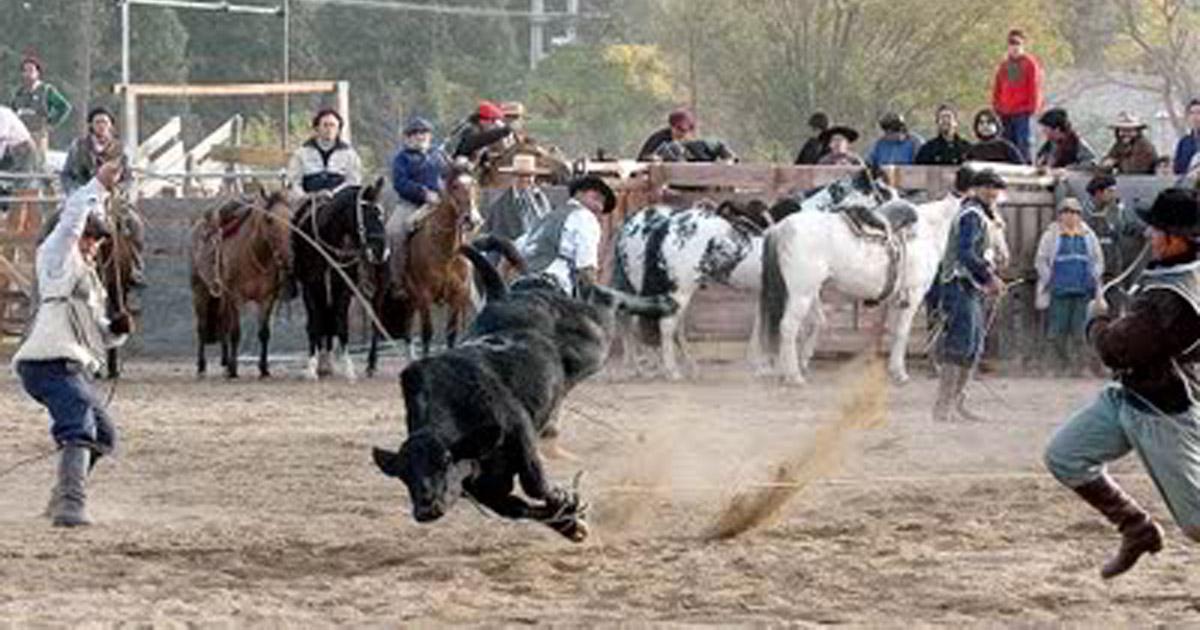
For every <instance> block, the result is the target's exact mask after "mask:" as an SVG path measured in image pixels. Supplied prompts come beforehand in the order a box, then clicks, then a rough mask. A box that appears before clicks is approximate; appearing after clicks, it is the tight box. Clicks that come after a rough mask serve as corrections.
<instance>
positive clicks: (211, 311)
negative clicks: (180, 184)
mask: <svg viewBox="0 0 1200 630" xmlns="http://www.w3.org/2000/svg"><path fill="white" fill-rule="evenodd" d="M290 219H291V210H290V208H289V206H288V199H287V194H286V193H284V192H276V193H272V194H270V195H268V194H267V193H266V192H265V191H260V192H259V194H258V195H257V196H252V197H250V198H243V199H234V200H231V201H229V202H228V203H226V204H224V205H222V206H221V207H219V208H217V209H216V210H214V211H211V212H209V213H207V214H206V216H204V217H201V219H200V220H198V221H197V222H196V224H195V225H194V226H193V227H192V274H191V276H192V306H193V308H194V309H195V313H196V340H197V343H196V372H197V373H198V374H200V375H203V374H204V372H205V370H206V369H207V367H208V361H207V359H206V357H205V356H204V346H205V345H207V344H210V343H220V344H221V365H223V366H225V376H226V377H228V378H237V376H238V366H237V353H238V346H239V344H240V343H241V334H242V330H241V309H242V306H243V305H244V304H246V303H248V302H253V303H255V304H256V305H257V306H258V342H259V355H258V374H259V376H260V377H262V378H266V377H268V376H270V375H271V372H270V369H269V367H268V364H267V348H268V345H269V343H270V340H271V314H272V312H273V311H274V310H275V304H276V303H277V302H278V300H279V297H280V294H281V292H282V290H283V287H284V284H285V281H286V278H287V273H288V259H289V255H288V248H289V243H290V240H289V238H288V237H289V234H288V225H289V222H290Z"/></svg>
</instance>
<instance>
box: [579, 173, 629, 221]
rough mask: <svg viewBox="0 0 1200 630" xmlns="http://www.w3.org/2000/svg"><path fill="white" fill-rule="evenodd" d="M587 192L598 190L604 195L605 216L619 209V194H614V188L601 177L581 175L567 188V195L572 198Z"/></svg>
mask: <svg viewBox="0 0 1200 630" xmlns="http://www.w3.org/2000/svg"><path fill="white" fill-rule="evenodd" d="M585 190H597V191H600V194H602V195H604V214H608V213H610V212H612V211H613V209H615V208H616V207H617V193H615V192H613V189H612V187H610V186H609V185H608V183H607V182H605V181H604V180H603V179H601V178H600V177H599V176H597V175H581V176H579V177H576V178H575V179H573V180H571V183H570V184H569V185H568V186H567V194H568V195H570V196H572V197H574V196H575V195H576V194H578V193H580V192H583V191H585Z"/></svg>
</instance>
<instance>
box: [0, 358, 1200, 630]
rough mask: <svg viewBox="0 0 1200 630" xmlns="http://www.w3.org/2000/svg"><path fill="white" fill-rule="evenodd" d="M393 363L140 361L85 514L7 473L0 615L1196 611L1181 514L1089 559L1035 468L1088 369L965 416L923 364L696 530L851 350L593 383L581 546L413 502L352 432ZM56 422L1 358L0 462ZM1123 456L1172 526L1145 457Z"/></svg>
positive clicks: (579, 418)
mask: <svg viewBox="0 0 1200 630" xmlns="http://www.w3.org/2000/svg"><path fill="white" fill-rule="evenodd" d="M396 368H397V366H395V365H392V366H390V368H389V369H388V370H387V371H386V374H387V376H386V377H382V378H377V379H375V380H371V381H361V382H358V383H355V384H350V383H347V382H345V381H341V380H334V381H330V382H322V383H319V384H312V383H306V382H302V381H299V380H296V379H294V378H291V377H286V376H285V377H280V378H276V379H275V380H272V381H269V382H260V381H257V380H253V379H243V380H242V381H239V382H232V383H230V382H225V381H223V380H220V379H209V380H207V381H201V382H197V381H196V380H195V379H194V378H193V376H192V375H191V368H190V366H188V365H186V364H184V363H149V362H135V363H134V364H133V365H132V366H131V369H130V374H129V375H128V376H127V378H126V379H125V380H123V381H121V382H120V384H119V386H118V388H117V391H116V397H115V400H114V403H113V409H114V411H115V414H116V415H117V417H118V422H119V425H120V427H121V429H122V431H123V435H122V437H123V451H122V453H121V455H120V457H119V458H117V459H115V460H109V461H103V462H102V463H101V464H100V466H99V468H98V471H97V473H96V474H95V475H94V477H93V483H92V486H91V499H92V501H91V506H92V513H93V516H95V517H96V518H97V520H98V522H99V523H98V525H96V526H94V527H91V528H87V529H82V530H76V531H63V530H56V529H53V528H51V527H49V525H48V523H47V522H46V521H45V520H42V519H41V518H39V516H38V513H39V512H40V511H41V509H42V507H43V506H44V504H45V499H46V496H47V493H48V489H49V487H50V482H51V476H52V462H51V460H50V459H43V460H40V461H37V462H35V463H33V464H30V465H28V466H25V467H23V468H20V469H18V470H16V471H15V472H13V473H11V474H9V475H7V476H5V477H0V531H2V532H3V535H2V536H0V628H3V627H7V626H9V625H12V626H16V627H23V626H25V625H36V626H39V627H44V626H46V625H51V626H53V625H57V624H62V625H72V626H73V625H79V624H84V623H89V624H94V625H101V626H108V625H113V624H153V625H155V626H158V627H195V626H198V627H231V626H247V625H248V626H267V627H305V628H310V627H331V626H341V627H373V626H374V627H378V626H392V627H394V626H396V625H401V624H403V625H411V624H416V625H440V624H476V625H489V626H491V625H527V624H552V625H560V626H576V625H611V624H633V625H641V624H658V623H682V624H720V625H763V624H765V625H779V624H798V625H821V624H852V625H870V626H879V625H886V626H894V625H898V624H913V625H918V626H920V625H946V626H958V625H962V624H1005V625H1008V624H1017V625H1023V626H1029V625H1054V624H1058V623H1061V622H1072V623H1078V624H1080V625H1083V626H1095V625H1097V624H1099V623H1101V622H1103V623H1105V624H1106V625H1111V624H1114V623H1115V624H1120V625H1136V626H1146V625H1150V624H1153V623H1190V624H1194V623H1196V622H1197V621H1200V612H1198V611H1200V595H1196V594H1195V593H1197V592H1200V589H1198V588H1197V587H1198V586H1200V578H1198V577H1195V576H1193V575H1192V571H1191V570H1189V569H1188V567H1189V566H1195V565H1196V563H1197V561H1200V553H1197V548H1196V547H1195V546H1193V545H1190V544H1189V543H1187V542H1186V540H1185V539H1184V538H1183V537H1182V536H1181V535H1180V533H1179V531H1178V529H1177V528H1175V527H1174V526H1173V525H1168V528H1167V529H1168V542H1167V548H1166V549H1165V550H1164V551H1163V552H1162V553H1160V554H1159V555H1158V556H1157V557H1153V558H1150V559H1147V560H1144V561H1143V564H1142V565H1140V566H1138V567H1137V569H1135V571H1134V572H1133V573H1131V574H1129V575H1127V576H1125V577H1124V578H1122V579H1119V580H1117V581H1116V582H1112V583H1106V582H1103V581H1101V580H1100V579H1099V577H1098V574H1097V570H1098V566H1099V564H1100V563H1101V562H1102V561H1103V559H1104V558H1105V556H1106V555H1107V554H1108V553H1109V552H1110V551H1111V550H1112V549H1113V548H1115V544H1116V541H1117V538H1116V536H1115V534H1114V533H1113V532H1112V531H1110V529H1109V528H1108V527H1107V526H1106V525H1105V524H1103V523H1102V521H1101V520H1100V518H1099V517H1098V515H1096V514H1093V513H1092V512H1091V511H1090V510H1089V508H1087V507H1086V506H1085V505H1084V504H1082V503H1081V502H1079V501H1077V500H1076V499H1075V498H1074V496H1073V495H1072V494H1071V493H1069V492H1068V491H1067V490H1065V489H1063V488H1061V487H1059V486H1058V485H1057V484H1056V483H1055V482H1054V481H1053V480H1052V479H1051V478H1050V477H1049V476H1048V475H1047V474H1045V473H1044V471H1043V469H1042V467H1041V464H1040V456H1041V450H1042V448H1043V446H1044V445H1045V443H1046V441H1047V439H1048V437H1049V435H1050V433H1051V431H1052V430H1053V429H1054V427H1055V426H1056V425H1057V424H1058V423H1059V422H1060V421H1061V420H1062V419H1063V418H1064V417H1065V416H1066V415H1067V414H1068V413H1069V412H1070V410H1072V409H1073V408H1075V407H1076V406H1078V405H1080V404H1081V403H1083V402H1084V401H1087V400H1088V399H1089V398H1090V397H1091V396H1093V395H1094V394H1095V392H1096V391H1097V389H1098V387H1099V386H1100V382H1099V381H1095V380H1081V379H1077V380H1052V379H1012V378H999V377H992V378H987V379H986V383H987V388H984V387H982V386H980V385H975V386H973V388H972V390H971V391H972V400H973V401H975V403H976V406H977V407H978V408H979V409H981V410H984V411H986V412H987V413H989V414H990V415H991V416H992V417H993V422H991V423H989V424H982V425H966V424H934V423H933V422H932V421H931V420H929V418H928V410H929V408H930V404H931V400H932V396H933V393H934V383H933V381H932V380H929V379H928V378H927V377H925V376H918V377H916V380H915V381H914V382H913V383H912V384H910V385H908V386H906V387H904V388H901V389H895V390H892V391H889V392H887V403H886V404H887V409H888V415H887V422H886V424H885V425H884V426H882V427H876V428H868V429H860V430H855V431H853V434H845V435H839V439H838V440H837V443H838V445H840V446H842V447H843V449H844V451H845V453H844V456H843V457H835V458H833V459H836V460H838V461H840V464H838V465H834V466H822V467H820V468H821V476H820V477H819V478H816V479H811V480H806V481H810V483H809V484H808V485H807V487H805V488H804V489H803V490H802V491H800V492H799V493H797V494H796V496H794V497H793V498H792V499H791V500H790V502H788V503H787V504H786V505H784V506H783V508H782V509H781V511H780V512H779V514H778V517H777V518H776V519H775V520H774V521H772V522H770V523H769V524H767V525H766V526H764V527H762V528H760V529H756V530H753V531H751V532H749V533H746V534H744V535H742V536H739V537H736V538H734V539H732V540H725V541H719V542H713V541H710V540H708V539H707V537H706V535H707V533H708V532H710V531H711V529H712V527H713V526H714V524H715V522H716V521H717V518H718V515H719V514H720V513H721V512H722V509H723V508H724V507H725V506H727V505H728V504H729V501H730V499H731V497H732V496H733V495H734V493H735V492H736V491H737V490H738V489H739V488H742V489H744V488H745V486H746V484H752V483H755V482H758V481H762V480H767V479H770V478H772V474H773V470H774V467H775V466H776V465H777V464H778V463H779V462H782V461H787V460H788V458H789V457H794V456H795V454H796V453H798V452H801V453H803V452H811V451H812V450H813V449H811V448H809V449H808V451H806V450H805V449H806V448H807V446H811V444H812V440H813V439H814V436H815V435H816V436H819V435H820V431H821V430H822V427H827V426H829V424H828V423H829V422H831V421H832V420H833V418H834V416H836V414H837V413H838V409H839V400H840V399H841V393H840V392H841V390H843V389H844V388H845V387H852V386H853V383H854V382H855V378H854V374H850V375H849V376H847V375H846V374H845V372H846V370H845V369H842V370H840V371H839V366H838V365H837V364H832V363H826V364H822V365H819V366H818V373H817V375H816V377H815V378H814V379H813V382H812V383H811V384H810V385H809V386H808V387H806V388H803V389H784V388H781V387H778V386H773V385H769V384H766V383H763V382H759V381H756V380H754V379H752V378H750V377H749V376H748V374H747V371H746V370H745V369H743V368H742V366H740V365H737V364H709V365H705V366H704V372H703V374H702V375H701V377H700V380H698V381H694V382H690V383H665V382H661V381H658V382H641V383H608V382H602V381H596V382H593V383H590V384H588V385H586V386H585V387H583V388H582V389H580V390H579V391H578V392H576V393H575V394H573V395H572V396H571V397H570V398H569V400H568V412H567V415H566V416H565V418H564V420H565V422H564V429H565V436H564V445H565V446H566V447H567V448H569V449H571V450H572V451H574V452H575V453H576V454H578V455H579V457H580V462H578V463H567V462H561V461H558V462H553V463H552V464H551V468H552V470H553V472H554V476H555V478H556V479H558V480H560V481H562V482H564V483H566V482H567V481H568V480H569V479H570V478H571V476H572V475H573V474H574V473H575V472H576V471H577V470H580V469H583V470H586V471H587V474H586V477H585V479H584V482H583V491H584V493H585V495H586V497H587V498H589V499H590V500H591V501H592V503H593V507H594V509H593V514H592V531H593V537H592V538H591V539H590V540H589V541H588V542H587V543H585V544H582V545H574V544H571V543H569V542H567V541H565V540H563V539H561V538H559V537H558V536H557V535H556V534H554V533H552V532H551V531H550V530H548V529H546V528H544V527H542V526H540V525H536V524H530V523H512V522H507V521H503V520H500V519H498V518H494V517H490V516H485V515H483V514H481V513H480V512H479V511H478V510H476V509H475V508H474V507H473V506H472V505H471V504H469V503H466V502H460V503H459V504H458V505H457V506H456V508H455V509H454V510H453V511H452V513H451V514H450V515H448V516H447V517H446V518H445V519H444V520H442V521H440V522H438V523H435V524H432V525H421V526H418V525H417V524H415V523H414V522H413V521H412V520H411V518H410V517H409V514H408V499H407V495H406V493H405V492H404V489H403V486H402V485H401V484H399V483H398V482H397V481H394V480H391V479H388V478H385V477H384V476H382V475H381V474H379V473H378V472H377V471H376V469H375V468H374V466H373V464H372V462H371V458H370V452H369V451H370V447H371V446H372V445H387V446H395V445H396V444H398V443H399V441H400V439H401V431H402V414H403V408H402V405H401V402H400V397H399V389H398V386H397V382H396V379H395V373H396ZM248 371H249V370H248ZM280 371H282V370H280ZM839 372H840V373H839ZM847 381H848V382H849V383H850V385H847ZM102 387H107V386H106V385H102ZM45 427H46V420H45V417H44V415H43V412H42V410H41V409H40V408H39V407H38V406H36V405H35V404H34V403H33V402H31V401H30V400H28V399H26V398H25V397H24V395H23V394H22V393H21V391H20V389H19V387H18V384H17V383H16V382H15V381H14V380H13V378H12V377H11V376H10V375H8V374H7V371H6V372H5V374H4V376H2V377H0V470H2V469H4V468H7V467H8V466H9V465H11V464H12V463H14V462H16V461H18V460H20V459H22V458H25V457H29V456H31V455H36V454H37V453H38V452H39V451H41V450H45V449H47V448H48V446H49V442H48V438H47V436H46V431H45ZM806 445H807V446H806ZM1116 470H1117V473H1118V475H1117V476H1118V478H1119V479H1120V480H1121V481H1122V482H1124V483H1125V484H1126V485H1127V487H1128V488H1129V489H1130V490H1131V492H1133V493H1134V494H1135V495H1136V496H1137V497H1138V498H1139V499H1141V500H1142V501H1143V502H1144V503H1146V504H1148V506H1149V508H1150V509H1151V510H1152V511H1153V512H1154V513H1155V514H1156V515H1158V516H1160V517H1163V518H1167V519H1168V523H1169V517H1167V516H1166V511H1165V508H1164V507H1163V504H1162V502H1161V500H1160V499H1159V498H1158V497H1157V495H1156V494H1155V493H1154V491H1153V488H1152V486H1151V484H1150V482H1149V480H1148V478H1147V477H1146V476H1145V475H1144V474H1143V473H1142V471H1141V469H1140V467H1139V466H1138V465H1137V462H1136V461H1133V460H1132V459H1127V460H1125V461H1123V462H1121V464H1120V465H1118V466H1117V467H1116Z"/></svg>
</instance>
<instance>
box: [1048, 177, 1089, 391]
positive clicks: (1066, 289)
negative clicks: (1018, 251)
mask: <svg viewBox="0 0 1200 630" xmlns="http://www.w3.org/2000/svg"><path fill="white" fill-rule="evenodd" d="M1034 267H1035V268H1036V270H1037V276H1038V283H1037V299H1036V302H1037V303H1036V306H1037V308H1038V309H1039V310H1046V309H1048V310H1049V313H1048V316H1047V318H1046V338H1047V340H1048V341H1049V342H1050V343H1049V344H1048V345H1049V346H1050V347H1051V348H1053V351H1054V353H1055V355H1056V358H1057V359H1058V368H1059V369H1058V370H1057V371H1063V372H1065V371H1066V370H1068V369H1070V370H1071V372H1072V373H1073V374H1075V375H1079V374H1082V373H1083V369H1084V367H1085V365H1084V360H1083V357H1082V356H1080V353H1081V350H1082V349H1083V347H1084V345H1085V343H1084V338H1083V332H1084V326H1085V325H1086V323H1087V307H1088V303H1089V302H1091V301H1092V300H1093V299H1094V300H1100V299H1101V296H1100V290H1101V284H1102V281H1101V277H1102V275H1103V273H1104V253H1103V251H1102V248H1101V244H1100V239H1099V238H1097V236H1096V233H1095V232H1094V231H1092V229H1091V228H1090V227H1088V224H1087V223H1085V222H1084V221H1083V206H1082V205H1081V204H1080V203H1079V201H1078V200H1077V199H1075V198H1073V197H1071V198H1067V199H1065V200H1063V204H1062V207H1060V208H1059V211H1058V221H1056V222H1054V223H1051V224H1050V225H1049V226H1047V227H1046V230H1045V231H1044V232H1043V233H1042V238H1041V240H1039V241H1038V248H1037V254H1036V256H1035V258H1034Z"/></svg>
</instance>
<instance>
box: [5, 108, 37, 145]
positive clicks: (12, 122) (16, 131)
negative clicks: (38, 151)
mask: <svg viewBox="0 0 1200 630" xmlns="http://www.w3.org/2000/svg"><path fill="white" fill-rule="evenodd" d="M26 142H33V136H31V135H29V129H27V128H26V127H25V123H23V122H21V118H20V117H19V116H17V113H16V112H14V111H13V110H12V108H9V107H5V106H3V105H0V158H3V157H4V156H5V155H7V154H8V150H9V149H11V148H12V147H15V146H18V145H21V144H25V143H26Z"/></svg>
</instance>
